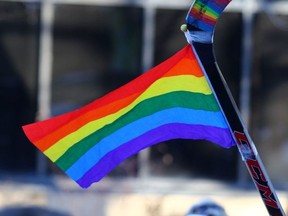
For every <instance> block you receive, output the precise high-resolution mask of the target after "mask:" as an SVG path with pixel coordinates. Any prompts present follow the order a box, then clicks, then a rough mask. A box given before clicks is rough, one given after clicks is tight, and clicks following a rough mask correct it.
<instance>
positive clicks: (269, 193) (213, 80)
mask: <svg viewBox="0 0 288 216" xmlns="http://www.w3.org/2000/svg"><path fill="white" fill-rule="evenodd" d="M230 1H231V0H209V1H205V2H204V1H201V0H195V1H194V2H193V4H192V5H191V7H190V10H189V11H188V14H187V17H186V22H187V24H184V25H182V26H181V30H182V31H183V32H184V33H185V36H186V39H187V41H188V43H189V44H190V45H191V48H192V49H193V50H194V53H195V55H196V57H197V60H198V62H199V65H200V66H201V68H202V71H203V72H204V74H205V77H206V78H207V81H208V83H209V85H210V88H211V89H212V91H213V93H214V96H215V98H216V100H217V102H218V105H219V107H220V109H221V111H222V113H223V115H224V116H225V119H226V122H227V123H228V125H229V127H230V131H231V134H232V136H233V138H234V140H235V143H236V145H237V147H238V150H239V152H240V154H241V157H242V160H243V162H244V163H245V165H246V167H247V169H248V171H249V173H250V175H251V177H252V180H253V182H254V184H255V186H256V188H257V190H258V191H259V193H260V196H261V198H262V200H263V202H264V205H265V206H266V209H267V211H268V213H269V215H272V216H285V213H284V211H283V208H282V206H281V203H280V202H279V199H278V197H277V195H276V192H275V190H274V187H273V185H272V182H271V181H270V179H269V176H268V174H267V172H266V170H265V168H264V165H263V163H262V161H261V159H260V156H259V154H258V152H257V149H256V147H255V145H254V143H253V141H252V139H251V137H250V135H249V133H248V130H247V129H246V126H245V125H244V123H243V120H242V118H241V115H240V112H239V110H238V108H237V105H236V103H235V101H234V99H233V97H232V94H231V92H230V89H229V87H228V85H227V83H226V81H225V79H224V77H223V75H222V73H221V71H220V69H219V67H218V65H217V62H216V59H215V55H214V49H213V35H214V30H215V25H216V22H217V20H218V18H219V16H220V15H221V13H222V11H223V10H224V9H225V7H226V6H227V5H228V4H229V3H230Z"/></svg>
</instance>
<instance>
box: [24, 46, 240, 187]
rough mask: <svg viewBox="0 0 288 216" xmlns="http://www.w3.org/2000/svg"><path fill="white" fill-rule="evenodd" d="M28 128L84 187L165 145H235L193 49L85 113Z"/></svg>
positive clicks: (40, 146) (40, 145) (86, 108)
mask: <svg viewBox="0 0 288 216" xmlns="http://www.w3.org/2000/svg"><path fill="white" fill-rule="evenodd" d="M23 129H24V132H25V134H26V135H27V137H28V138H29V139H30V141H31V142H32V143H33V144H34V145H35V146H36V147H37V148H38V149H39V150H40V151H42V152H43V153H44V154H45V155H46V156H47V157H48V158H49V159H50V160H51V161H52V162H54V163H55V164H56V165H57V166H59V167H60V168H61V169H62V170H63V171H64V172H65V173H66V174H67V175H68V176H70V177H71V178H72V179H73V180H74V181H76V182H77V183H78V184H79V185H80V186H81V187H83V188H87V187H89V186H90V185H91V184H92V183H93V182H97V181H99V180H100V179H102V178H103V177H104V176H105V175H106V174H107V173H109V172H110V171H111V170H112V169H113V168H114V167H116V166H117V165H118V164H119V163H121V162H122V161H123V160H125V159H126V158H128V157H130V156H131V155H134V154H136V153H138V152H139V151H140V150H142V149H144V148H147V147H149V146H151V145H154V144H157V143H160V142H163V141H167V140H171V139H178V138H180V139H196V140H197V139H202V140H203V139H204V140H208V141H210V142H213V143H215V144H218V145H220V146H222V147H225V148H229V147H231V146H233V145H234V144H235V142H234V140H233V137H232V136H231V132H230V129H229V127H228V125H227V123H226V120H225V118H224V116H223V114H222V112H221V109H220V108H219V106H218V103H217V101H216V99H215V97H214V95H213V92H212V90H211V88H210V87H209V84H208V81H207V79H206V78H205V76H204V74H203V71H202V69H201V66H200V65H199V63H198V61H197V58H196V56H195V54H194V52H193V50H192V48H191V46H190V45H187V46H186V47H185V48H183V49H182V50H181V51H179V52H178V53H177V54H175V55H174V56H172V57H171V58H169V59H168V60H166V61H165V62H163V63H161V64H160V65H158V66H156V67H155V68H153V69H151V70H149V71H148V72H146V73H144V74H143V75H141V76H139V77H138V78H136V79H135V80H133V81H131V82H129V83H128V84H126V85H124V86H122V87H120V88H119V89H116V90H115V91H113V92H111V93H109V94H107V95H106V96H103V97H102V98H100V99H98V100H96V101H94V102H92V103H90V104H88V105H86V106H84V107H82V108H81V109H79V110H75V111H72V112H69V113H66V114H63V115H60V116H57V117H53V118H50V119H48V120H45V121H41V122H36V123H33V124H30V125H26V126H24V127H23Z"/></svg>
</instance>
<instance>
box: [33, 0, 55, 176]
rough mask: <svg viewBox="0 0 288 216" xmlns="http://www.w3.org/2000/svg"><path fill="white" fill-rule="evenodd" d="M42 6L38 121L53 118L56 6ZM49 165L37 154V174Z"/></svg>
mask: <svg viewBox="0 0 288 216" xmlns="http://www.w3.org/2000/svg"><path fill="white" fill-rule="evenodd" d="M40 4H41V11H40V13H41V20H40V22H41V23H40V44H39V69H38V70H39V71H38V98H37V99H38V104H37V109H38V111H37V120H38V121H41V120H44V119H47V118H49V117H50V116H51V80H52V46H53V35H52V26H53V18H54V5H53V3H52V1H50V0H43V1H42V2H40ZM46 171H47V163H46V159H45V158H44V156H43V154H42V153H40V152H39V153H38V154H37V174H39V175H44V174H46Z"/></svg>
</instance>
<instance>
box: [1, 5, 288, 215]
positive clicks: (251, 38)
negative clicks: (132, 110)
mask: <svg viewBox="0 0 288 216" xmlns="http://www.w3.org/2000/svg"><path fill="white" fill-rule="evenodd" d="M191 3H192V1H190V0H178V1H174V0H42V1H39V0H38V1H37V0H17V1H16V0H15V1H14V0H6V1H3V0H1V1H0V101H1V106H0V111H1V112H0V128H1V130H0V216H2V215H8V216H9V215H28V214H29V215H37V216H38V215H40V216H41V215H71V216H72V215H73V216H74V215H75V216H78V215H79V216H86V215H87V216H90V215H97V216H98V215H99V216H106V215H107V216H115V215H125V216H129V215H137V216H142V215H143V216H164V215H165V216H184V215H185V213H186V212H187V211H188V210H189V208H190V207H191V206H193V204H195V203H196V202H198V201H200V200H202V199H206V198H210V199H213V200H215V201H216V202H217V203H219V204H220V205H222V206H223V207H224V208H225V209H226V211H227V213H228V215H231V216H234V215H235V216H237V215H266V214H267V213H266V210H265V207H264V205H263V204H262V201H261V198H260V195H259V194H258V193H257V192H256V189H255V188H254V186H253V184H252V181H251V179H250V176H249V175H248V173H247V171H246V168H245V167H244V166H243V163H242V161H241V159H240V157H239V153H238V151H237V148H236V147H235V148H232V149H229V150H227V149H222V148H220V147H218V146H216V145H213V144H211V143H208V142H205V141H191V140H174V141H169V142H164V143H160V144H158V145H155V146H154V147H152V148H150V149H148V150H145V151H143V152H141V153H140V154H138V155H136V156H134V157H131V158H129V159H128V160H126V161H125V162H123V163H122V164H121V165H119V166H118V167H117V168H116V169H115V170H113V171H112V172H111V173H110V174H109V176H108V177H106V178H105V179H103V180H102V181H101V182H99V183H97V184H94V185H93V186H92V187H91V188H90V189H87V190H82V189H80V188H79V187H78V186H77V185H76V184H75V183H74V182H73V181H72V180H70V179H68V178H67V177H66V176H65V175H64V174H63V173H62V172H61V171H60V170H59V169H58V168H57V167H55V166H54V165H53V164H52V163H51V162H50V161H48V160H47V159H46V158H45V157H44V156H42V154H40V153H39V152H38V151H37V150H36V148H35V147H34V146H33V145H32V144H31V143H30V142H29V141H28V140H27V138H26V137H25V136H24V134H23V132H22V130H21V126H22V125H24V124H28V123H31V122H34V121H37V120H43V119H46V118H49V117H51V116H55V115H58V114H61V113H64V112H67V111H71V110H74V109H77V108H79V107H81V106H83V105H85V104H87V103H89V102H92V101H93V100H95V99H97V98H99V97H101V96H103V95H104V94H105V93H107V92H109V91H111V90H113V89H115V88H117V87H120V86H121V85H123V84H125V83H127V82H128V81H130V80H132V79H133V78H135V77H137V76H138V75H140V74H141V73H143V72H145V71H146V70H148V69H149V68H151V67H153V66H155V65H157V64H158V63H160V62H162V61H163V60H165V59H166V58H168V57H169V56H171V55H172V54H174V53H175V52H177V51H178V50H180V49H181V48H182V47H183V46H185V45H186V40H185V37H184V35H183V33H182V32H181V31H180V25H181V24H182V23H184V22H185V16H186V13H187V11H188V9H189V6H190V4H191ZM214 43H215V54H216V57H217V60H218V63H219V67H220V68H221V70H222V72H223V75H224V77H225V79H226V81H227V83H228V85H229V87H230V89H231V91H232V94H233V96H234V98H235V100H236V103H237V105H238V106H239V109H240V111H241V115H242V117H243V121H244V122H245V123H246V125H247V127H248V128H249V131H250V133H251V136H252V138H253V140H254V142H255V144H256V146H257V149H258V151H259V153H260V156H261V157H262V159H263V162H264V165H265V167H266V169H267V172H268V174H269V176H270V178H271V180H272V182H273V184H274V186H275V187H276V189H277V192H278V195H279V198H280V201H281V202H282V205H283V208H284V209H285V210H288V207H287V206H288V192H287V191H288V112H287V111H288V55H287V52H288V2H287V1H285V0H282V1H281V0H273V1H272V0H233V1H232V3H231V4H230V5H229V6H228V7H227V9H226V10H225V13H224V14H223V15H222V16H221V18H220V20H219V22H218V24H217V27H216V32H215V37H214Z"/></svg>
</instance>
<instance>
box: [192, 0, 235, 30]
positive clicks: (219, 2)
mask: <svg viewBox="0 0 288 216" xmlns="http://www.w3.org/2000/svg"><path fill="white" fill-rule="evenodd" d="M230 2H231V0H195V3H194V4H193V5H192V8H191V9H190V12H189V14H188V16H187V22H188V23H190V24H192V25H193V26H195V27H196V26H197V27H198V28H199V29H201V30H204V31H213V29H214V27H215V25H216V22H217V19H218V18H219V16H220V14H221V13H222V11H223V10H224V9H225V7H226V6H227V5H228V4H229V3H230Z"/></svg>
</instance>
